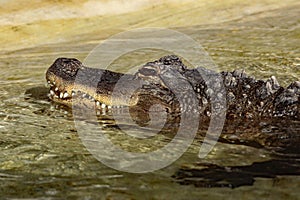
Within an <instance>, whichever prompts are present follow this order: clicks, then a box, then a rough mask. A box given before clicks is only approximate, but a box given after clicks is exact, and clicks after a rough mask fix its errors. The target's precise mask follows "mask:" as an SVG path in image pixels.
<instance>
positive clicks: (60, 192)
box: [0, 1, 300, 199]
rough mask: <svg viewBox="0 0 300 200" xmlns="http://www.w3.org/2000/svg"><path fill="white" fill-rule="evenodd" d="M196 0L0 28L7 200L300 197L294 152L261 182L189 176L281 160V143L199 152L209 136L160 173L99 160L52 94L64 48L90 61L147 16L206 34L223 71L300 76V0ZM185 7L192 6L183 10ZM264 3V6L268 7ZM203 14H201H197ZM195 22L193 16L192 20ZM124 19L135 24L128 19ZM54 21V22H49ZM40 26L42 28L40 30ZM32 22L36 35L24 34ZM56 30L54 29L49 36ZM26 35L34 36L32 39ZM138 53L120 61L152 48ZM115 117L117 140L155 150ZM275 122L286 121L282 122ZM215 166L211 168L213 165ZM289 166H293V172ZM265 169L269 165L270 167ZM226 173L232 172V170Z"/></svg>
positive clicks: (285, 80) (284, 78)
mask: <svg viewBox="0 0 300 200" xmlns="http://www.w3.org/2000/svg"><path fill="white" fill-rule="evenodd" d="M247 5H248V4H247ZM164 6H165V7H164ZM204 6H208V7H209V8H210V9H208V11H207V13H206V14H208V13H213V12H212V11H215V10H218V9H219V10H222V11H223V12H221V11H220V15H221V16H223V17H224V16H226V17H224V20H223V19H221V17H218V16H216V17H215V18H214V20H212V19H210V20H209V21H205V20H204V17H203V16H199V15H200V14H199V13H198V12H197V9H198V11H199V9H200V10H201V9H202V8H203V7H204ZM191 7H193V6H192V4H188V3H187V4H184V6H182V8H181V7H180V6H176V4H172V6H171V7H169V8H167V7H166V5H160V6H157V7H154V8H153V9H154V10H151V9H150V10H147V12H145V13H144V14H145V16H148V17H149V16H152V15H153V12H154V11H155V9H158V10H160V11H161V10H164V9H167V11H168V12H171V13H172V15H171V16H170V17H169V18H167V19H166V20H161V19H162V18H164V17H165V16H166V15H167V13H168V12H167V11H165V12H161V13H160V14H158V15H157V17H156V18H152V20H149V19H147V18H141V19H140V20H137V16H140V14H141V11H137V12H133V13H132V14H121V15H122V19H121V18H118V17H117V16H118V15H115V16H111V17H107V16H102V17H100V18H99V17H95V16H93V17H88V18H82V19H81V18H79V19H77V22H78V24H77V25H74V24H76V23H75V22H76V20H74V19H69V18H68V19H64V20H62V19H59V20H54V21H51V20H50V21H41V22H39V21H38V22H36V23H34V22H33V23H32V24H26V23H25V24H19V25H12V26H10V25H6V26H7V27H2V28H3V29H4V30H6V32H5V31H4V33H3V32H2V33H1V34H5V36H6V39H5V38H4V39H3V40H2V41H1V44H3V47H2V48H3V51H2V52H1V53H0V57H1V61H0V66H1V74H0V82H1V87H0V90H1V92H0V119H1V120H0V149H1V150H0V179H1V181H0V185H1V187H0V188H1V189H0V195H1V199H26V198H27V199H28V198H32V199H63V198H67V199H141V198H146V199H199V198H201V197H202V198H208V199H220V198H221V199H236V198H243V199H254V198H261V199H282V198H286V199H297V198H299V196H300V195H299V192H298V189H299V187H300V179H299V163H296V164H295V163H292V162H289V160H287V161H286V163H290V164H291V165H293V166H295V167H296V169H295V168H290V167H291V166H288V167H287V168H286V169H287V172H286V173H283V174H281V175H280V176H275V177H271V178H270V177H266V176H257V175H255V176H254V177H255V178H254V180H255V181H254V183H253V185H246V186H245V185H244V186H241V187H236V188H235V189H231V188H230V187H227V186H226V187H212V188H209V187H199V184H198V186H197V185H196V184H193V183H192V181H191V180H196V182H197V181H198V183H203V182H201V181H203V179H201V178H199V176H198V175H197V173H196V172H197V170H202V169H203V165H204V163H209V164H214V165H218V166H248V165H251V164H252V163H253V162H268V161H269V160H270V159H271V158H272V159H275V160H282V159H283V158H282V157H280V154H278V153H276V156H277V157H276V158H274V151H273V150H272V151H270V150H268V149H264V148H257V147H251V146H246V145H234V144H227V143H222V142H219V143H217V145H216V146H215V148H214V149H213V151H212V152H211V153H210V154H209V155H208V156H207V157H206V158H205V159H203V160H200V159H199V158H198V157H197V155H198V151H199V147H200V145H201V139H197V140H195V141H194V142H193V144H192V145H191V147H190V148H189V149H188V150H187V152H186V153H185V154H184V155H183V156H182V157H181V158H180V159H179V160H177V161H176V162H175V163H173V164H172V165H170V166H168V167H166V168H164V169H161V170H158V171H155V172H151V173H147V174H130V173H125V172H120V171H117V170H114V169H111V168H108V167H107V166H105V165H103V164H101V163H100V162H99V161H97V160H96V159H95V158H94V157H93V156H92V155H91V154H90V152H88V151H87V149H86V148H85V146H84V145H83V143H82V142H81V140H80V138H79V137H78V135H77V132H76V128H75V126H74V122H73V118H72V113H71V112H70V110H68V109H66V108H64V107H61V106H59V105H56V104H53V103H51V102H50V101H49V100H48V99H47V97H46V91H47V89H46V88H45V86H44V85H45V78H44V76H45V71H46V70H47V68H48V66H49V65H51V64H52V62H53V61H54V60H55V59H56V58H57V57H62V56H66V57H76V58H78V59H81V60H83V59H84V58H85V57H86V56H87V54H88V53H89V52H90V51H91V50H92V49H93V48H94V47H95V46H96V45H97V44H98V43H99V42H100V41H101V40H102V39H104V38H106V37H108V36H109V35H112V34H113V33H117V32H119V31H120V30H123V29H124V27H126V29H127V28H130V27H142V26H144V25H145V26H151V25H157V26H163V27H166V26H172V27H177V28H174V29H175V30H177V31H181V32H183V33H185V34H188V35H189V36H191V37H192V38H194V39H195V40H196V41H197V42H199V43H201V45H202V46H203V47H204V48H205V49H206V50H207V52H208V53H209V54H210V55H211V57H212V58H213V60H214V62H215V63H216V64H218V66H219V69H220V70H227V71H228V70H233V69H236V68H243V69H246V72H248V74H251V75H254V76H255V77H257V78H263V79H266V78H268V77H270V76H271V75H274V74H275V75H276V76H277V78H278V80H279V82H280V83H281V84H282V85H285V86H287V85H288V84H289V83H290V82H292V81H295V80H299V77H300V70H299V66H300V60H299V57H300V52H299V42H300V41H299V40H300V37H299V35H300V32H299V31H300V29H299V17H298V15H299V14H298V13H299V11H300V7H299V4H298V3H297V2H296V1H295V2H294V1H291V2H290V4H288V3H287V5H283V3H277V4H276V3H274V4H270V5H269V6H267V4H266V3H262V5H261V6H257V8H256V7H255V6H250V7H249V6H248V7H247V6H246V7H247V8H248V12H249V13H248V14H243V15H241V16H240V12H238V11H239V9H242V8H244V7H243V6H242V5H240V4H238V5H236V6H235V7H233V8H232V10H230V11H232V12H225V11H224V10H225V9H223V8H225V7H226V8H227V7H229V5H227V4H224V5H223V6H222V4H219V3H217V2H214V3H212V4H205V5H202V4H201V3H199V4H198V7H197V8H194V9H193V10H191ZM194 7H196V6H194ZM250 8H251V9H250ZM180 9H183V10H186V11H185V12H175V11H178V10H180ZM189 9H190V10H189ZM214 9H215V10H214ZM260 9H263V10H266V11H265V12H260ZM244 10H245V9H244ZM201 11H202V10H201ZM193 16H194V17H195V16H197V17H196V18H195V19H194V20H187V19H192V17H193ZM209 16H213V14H210V15H209ZM108 19H110V20H111V22H112V23H111V24H109V23H108V22H109V21H108ZM196 19H203V20H202V21H199V22H197V20H196ZM97 20H103V21H102V22H107V23H103V24H101V25H99V24H98V23H96V22H97ZM105 20H107V21H105ZM128 21H129V22H128ZM187 21H189V22H188V23H186V22H187ZM175 22H177V23H175ZM205 22H207V23H205ZM20 23H21V22H20ZM22 23H23V22H22ZM28 23H29V22H28ZM54 23H58V24H60V25H64V26H65V27H66V29H63V28H61V27H62V26H60V27H58V26H53V24H54ZM126 23H131V25H130V26H126ZM169 23H171V24H170V25H169ZM197 23H198V24H197ZM47 25H49V27H51V28H50V29H49V28H48V29H47V28H46V27H47ZM35 26H36V27H40V28H41V27H43V28H42V29H38V30H35V29H34V27H35ZM12 27H15V29H18V30H19V32H18V31H16V32H17V33H18V34H20V35H19V36H20V37H16V35H14V34H12V32H11V31H12V29H11V28H12ZM72 27H73V28H72ZM84 27H86V29H85V28H84ZM68 29H70V30H68ZM26 30H27V31H28V32H29V33H35V34H36V35H35V36H33V35H32V34H31V35H29V36H26V37H25V35H26V34H27V33H26ZM50 30H51V31H52V33H51V32H50ZM78 30H81V31H80V32H78V34H77V35H76V36H74V33H73V32H74V31H78ZM42 33H44V35H43V34H42ZM51 34H52V35H53V36H49V35H51ZM23 37H24V38H27V39H28V40H24V39H23ZM58 38H59V39H58ZM14 40H17V41H18V42H16V41H14ZM43 41H44V42H43ZM137 55H138V56H132V57H130V56H128V57H127V58H125V59H123V60H120V62H121V63H120V64H123V65H124V67H127V66H130V64H131V63H132V59H135V60H141V61H140V62H144V60H143V59H145V55H143V54H141V55H140V56H139V53H138V54H137ZM120 64H118V63H117V64H116V65H120ZM28 90H29V91H31V93H32V90H34V91H35V93H34V94H35V95H34V97H35V98H27V96H26V94H25V92H26V91H28ZM291 123H292V126H291V127H293V130H284V129H282V130H283V131H291V132H295V133H297V131H298V132H299V122H291ZM113 125H114V122H113V121H112V120H110V118H109V116H103V117H102V119H101V126H105V127H110V128H109V129H108V130H107V132H108V133H111V134H112V137H113V138H114V139H115V141H116V142H119V143H121V144H122V145H123V146H124V147H131V146H133V148H136V149H135V150H138V151H147V150H149V149H148V148H149V146H151V144H152V143H147V142H146V144H145V145H141V146H139V145H133V144H132V143H130V141H124V140H123V138H122V137H120V135H118V134H117V133H118V130H117V129H116V128H114V126H113ZM244 126H245V127H241V130H245V133H248V134H250V135H251V134H252V135H256V134H258V133H265V132H268V134H271V133H278V129H272V127H271V128H270V127H264V126H263V125H262V126H256V127H254V128H248V127H246V124H245V125H244ZM276 126H278V127H280V126H282V127H285V126H288V125H287V124H285V123H284V124H280V122H279V123H277V124H276ZM243 128H244V129H243ZM280 130H281V129H279V132H280ZM168 139H169V137H168V136H159V137H158V141H157V143H158V144H161V143H164V142H166V141H168ZM261 142H262V141H261ZM278 155H279V157H278ZM283 157H285V159H289V157H290V159H291V160H294V161H298V160H299V156H298V157H297V154H296V155H295V151H292V153H286V152H285V153H284V154H283ZM271 166H272V165H271ZM273 166H276V165H273ZM297 167H298V169H297ZM210 168H211V169H213V165H212V166H211V167H210ZM259 168H260V169H262V168H263V167H259ZM189 169H196V171H195V174H193V173H192V177H189V176H186V177H185V178H186V179H180V178H178V177H179V176H178V172H179V171H180V170H182V171H183V172H185V170H186V171H188V170H189ZM266 169H268V168H266ZM225 171H226V170H225ZM200 172H201V173H203V171H200ZM214 172H215V171H214ZM288 172H290V173H293V172H294V174H290V175H288ZM264 173H265V174H268V172H267V171H265V172H264ZM183 174H184V173H183ZM214 175H215V174H214ZM216 175H220V173H219V174H218V173H216ZM228 176H230V175H228V174H227V177H228ZM193 177H194V179H193ZM225 177H226V173H225ZM182 180H184V181H185V182H182ZM206 181H207V180H206ZM182 183H184V184H182ZM205 183H207V182H205ZM210 186H213V184H210Z"/></svg>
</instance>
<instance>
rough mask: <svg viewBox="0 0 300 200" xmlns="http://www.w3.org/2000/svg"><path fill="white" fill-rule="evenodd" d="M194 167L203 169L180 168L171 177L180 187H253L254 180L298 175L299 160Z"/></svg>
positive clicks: (198, 165) (299, 169) (299, 170)
mask: <svg viewBox="0 0 300 200" xmlns="http://www.w3.org/2000/svg"><path fill="white" fill-rule="evenodd" d="M299 156H300V154H299ZM195 166H196V167H199V168H203V169H191V168H181V169H180V170H179V171H178V172H176V174H175V175H173V178H175V179H176V181H178V183H179V184H181V185H194V186H196V187H230V188H236V187H240V186H246V185H253V183H254V182H255V178H276V177H277V176H282V175H284V176H299V175H300V161H299V158H298V159H274V160H269V161H266V162H255V163H253V164H252V165H248V166H227V167H222V166H218V165H214V164H196V165H195Z"/></svg>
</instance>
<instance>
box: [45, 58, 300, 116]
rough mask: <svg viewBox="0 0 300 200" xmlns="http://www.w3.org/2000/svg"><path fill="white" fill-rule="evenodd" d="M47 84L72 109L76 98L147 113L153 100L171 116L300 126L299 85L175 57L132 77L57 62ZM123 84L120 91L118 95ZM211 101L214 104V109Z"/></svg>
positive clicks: (65, 60)
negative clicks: (222, 115) (190, 64)
mask: <svg viewBox="0 0 300 200" xmlns="http://www.w3.org/2000/svg"><path fill="white" fill-rule="evenodd" d="M46 79H47V81H48V83H49V84H50V95H49V97H50V98H51V99H52V100H53V101H56V102H59V103H63V104H66V105H69V106H70V105H71V104H72V97H73V99H74V96H80V97H83V99H88V100H89V101H91V102H93V103H95V105H96V107H99V108H100V109H110V108H114V107H119V106H139V107H142V108H143V107H145V108H146V107H149V106H151V104H152V102H150V101H152V100H150V99H155V103H161V104H162V105H164V107H165V108H166V109H167V110H168V111H169V112H173V113H176V112H180V111H181V112H182V111H189V112H190V111H192V112H195V111H197V112H200V113H201V114H204V115H206V116H207V115H210V114H211V110H212V109H213V108H214V110H218V109H219V110H221V111H222V112H223V111H224V112H226V113H227V118H230V117H234V118H236V117H241V118H250V119H253V118H260V117H267V118H268V117H272V118H273V117H275V118H277V117H280V118H286V117H288V118H293V119H297V120H298V119H299V114H300V112H299V110H300V82H299V81H295V82H294V83H292V84H290V85H289V86H288V87H286V88H284V87H282V86H280V85H279V83H278V82H277V80H276V78H275V77H274V76H272V77H271V78H269V79H268V80H266V81H264V80H257V79H255V78H253V77H249V76H247V75H246V74H245V73H244V72H243V71H237V70H236V71H233V72H221V73H217V72H213V71H210V70H207V69H204V68H202V67H199V68H196V69H189V68H187V67H186V66H185V65H184V64H183V62H182V61H181V60H180V59H179V58H178V57H177V56H174V55H170V56H165V57H162V58H160V59H159V60H156V61H154V62H149V63H146V64H145V65H143V66H142V67H141V68H140V69H139V70H138V72H136V74H134V75H130V74H122V73H116V72H112V71H109V70H103V69H95V68H88V67H85V66H84V65H83V64H82V63H81V62H80V61H78V60H77V59H72V58H71V59H70V58H58V59H57V60H56V61H55V62H54V63H53V64H52V65H51V66H50V68H49V69H48V71H47V73H46ZM119 82H121V83H122V84H121V85H122V87H121V90H118V89H116V88H117V87H116V85H117V84H119V85H120V83H119ZM136 85H140V86H141V87H140V88H136ZM128 94H130V95H129V96H128ZM212 100H214V101H215V102H216V103H215V104H212ZM224 100H225V103H221V104H220V103H219V102H221V101H222V102H224ZM153 101H154V100H153ZM73 103H74V102H73Z"/></svg>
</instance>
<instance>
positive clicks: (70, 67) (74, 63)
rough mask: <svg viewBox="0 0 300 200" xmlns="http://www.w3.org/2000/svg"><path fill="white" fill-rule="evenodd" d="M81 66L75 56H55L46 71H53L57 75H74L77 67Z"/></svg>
mask: <svg viewBox="0 0 300 200" xmlns="http://www.w3.org/2000/svg"><path fill="white" fill-rule="evenodd" d="M82 67H83V65H82V63H81V62H80V61H79V60H77V59H75V58H57V59H56V60H55V62H54V63H53V64H52V65H51V67H50V68H49V69H48V71H47V73H50V72H51V73H53V74H55V75H57V76H62V77H65V76H70V77H74V76H76V74H77V72H78V70H79V69H81V68H82Z"/></svg>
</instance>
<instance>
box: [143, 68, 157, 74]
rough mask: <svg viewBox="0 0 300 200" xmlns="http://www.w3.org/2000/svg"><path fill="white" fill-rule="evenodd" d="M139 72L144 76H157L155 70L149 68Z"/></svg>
mask: <svg viewBox="0 0 300 200" xmlns="http://www.w3.org/2000/svg"><path fill="white" fill-rule="evenodd" d="M139 72H140V73H141V74H143V75H145V76H154V75H156V74H157V72H156V70H155V69H151V68H142V69H140V70H139Z"/></svg>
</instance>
